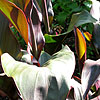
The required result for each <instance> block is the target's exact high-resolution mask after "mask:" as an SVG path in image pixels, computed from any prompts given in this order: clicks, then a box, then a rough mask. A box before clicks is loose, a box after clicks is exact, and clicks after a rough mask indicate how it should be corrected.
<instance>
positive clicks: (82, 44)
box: [75, 28, 86, 59]
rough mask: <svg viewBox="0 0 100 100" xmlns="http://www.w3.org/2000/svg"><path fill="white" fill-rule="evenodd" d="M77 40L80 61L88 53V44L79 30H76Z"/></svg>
mask: <svg viewBox="0 0 100 100" xmlns="http://www.w3.org/2000/svg"><path fill="white" fill-rule="evenodd" d="M75 38H76V52H77V54H78V57H79V59H81V58H82V57H83V56H84V54H85V53H86V42H85V39H84V37H83V35H82V33H81V31H80V30H79V29H78V28H75Z"/></svg>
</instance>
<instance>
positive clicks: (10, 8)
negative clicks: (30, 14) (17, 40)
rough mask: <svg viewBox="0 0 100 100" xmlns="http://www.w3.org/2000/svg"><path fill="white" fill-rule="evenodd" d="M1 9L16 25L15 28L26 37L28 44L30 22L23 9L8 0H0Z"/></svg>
mask: <svg viewBox="0 0 100 100" xmlns="http://www.w3.org/2000/svg"><path fill="white" fill-rule="evenodd" d="M0 10H1V11H2V12H3V13H4V15H5V16H6V17H7V18H8V19H9V21H10V22H11V23H12V24H13V25H14V26H15V28H16V29H17V30H18V32H19V33H20V34H21V35H22V37H23V38H24V40H25V42H26V43H27V44H28V24H27V20H26V17H25V15H24V13H23V11H22V10H21V9H20V8H18V7H17V6H16V5H15V4H13V3H11V2H9V1H7V0H0Z"/></svg>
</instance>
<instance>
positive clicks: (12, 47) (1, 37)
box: [0, 12, 21, 58]
mask: <svg viewBox="0 0 100 100" xmlns="http://www.w3.org/2000/svg"><path fill="white" fill-rule="evenodd" d="M0 23H1V25H2V26H1V27H0V56H1V55H2V54H3V53H5V52H7V53H9V54H10V55H11V56H13V57H14V58H18V57H21V55H20V54H21V53H20V47H19V44H18V42H17V40H16V38H15V36H14V35H13V34H12V32H11V30H10V28H9V22H8V20H7V19H6V18H5V16H3V15H2V13H1V12H0Z"/></svg>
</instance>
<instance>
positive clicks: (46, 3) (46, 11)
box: [33, 0, 54, 33]
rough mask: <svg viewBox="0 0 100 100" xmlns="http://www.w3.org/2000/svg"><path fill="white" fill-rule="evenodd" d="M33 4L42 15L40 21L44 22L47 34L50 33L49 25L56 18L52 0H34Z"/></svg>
mask: <svg viewBox="0 0 100 100" xmlns="http://www.w3.org/2000/svg"><path fill="white" fill-rule="evenodd" d="M33 2H34V4H35V6H36V8H37V9H38V11H39V13H40V14H39V15H40V19H41V20H42V19H43V21H44V24H45V28H46V32H47V33H48V32H50V26H49V23H50V25H51V23H52V20H53V16H54V12H53V8H52V3H51V0H34V1H33ZM48 15H49V17H48ZM41 16H42V18H41Z"/></svg>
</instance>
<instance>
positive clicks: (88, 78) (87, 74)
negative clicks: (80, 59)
mask: <svg viewBox="0 0 100 100" xmlns="http://www.w3.org/2000/svg"><path fill="white" fill-rule="evenodd" d="M99 75H100V59H99V60H97V61H93V60H86V61H85V65H84V68H83V71H82V78H81V79H82V80H81V81H82V89H83V98H84V99H85V98H86V96H87V94H88V92H89V90H90V88H91V86H92V85H93V83H94V82H95V81H96V80H97V78H98V76H99Z"/></svg>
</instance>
